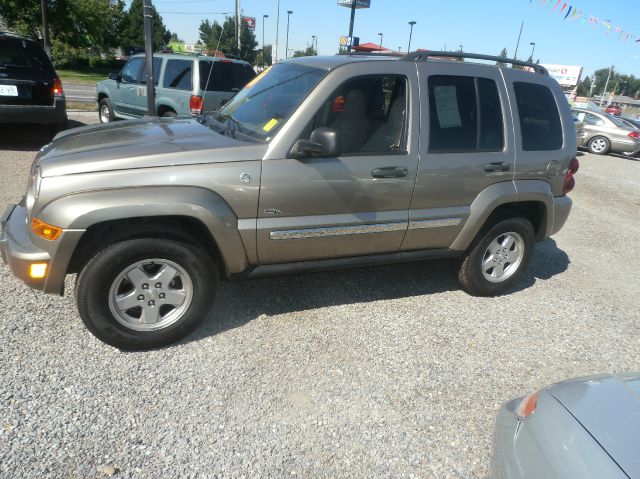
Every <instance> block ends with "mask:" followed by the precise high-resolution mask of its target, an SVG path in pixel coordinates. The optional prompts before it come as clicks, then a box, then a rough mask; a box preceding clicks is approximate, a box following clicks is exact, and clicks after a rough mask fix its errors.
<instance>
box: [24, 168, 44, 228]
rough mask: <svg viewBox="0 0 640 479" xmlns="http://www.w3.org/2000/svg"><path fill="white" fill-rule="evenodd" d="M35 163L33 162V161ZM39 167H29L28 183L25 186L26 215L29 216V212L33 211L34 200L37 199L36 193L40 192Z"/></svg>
mask: <svg viewBox="0 0 640 479" xmlns="http://www.w3.org/2000/svg"><path fill="white" fill-rule="evenodd" d="M34 165H35V162H34ZM40 179H41V178H40V168H39V167H37V166H36V167H33V166H32V168H31V175H30V176H29V184H28V186H27V200H26V206H27V216H29V217H30V216H31V212H32V211H33V206H34V205H35V204H36V200H37V199H38V195H39V194H40Z"/></svg>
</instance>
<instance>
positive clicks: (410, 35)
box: [407, 20, 416, 53]
mask: <svg viewBox="0 0 640 479" xmlns="http://www.w3.org/2000/svg"><path fill="white" fill-rule="evenodd" d="M415 24H416V22H415V21H414V20H411V21H410V22H409V25H411V29H410V30H409V46H408V47H407V53H409V52H411V37H412V36H413V26H414V25H415Z"/></svg>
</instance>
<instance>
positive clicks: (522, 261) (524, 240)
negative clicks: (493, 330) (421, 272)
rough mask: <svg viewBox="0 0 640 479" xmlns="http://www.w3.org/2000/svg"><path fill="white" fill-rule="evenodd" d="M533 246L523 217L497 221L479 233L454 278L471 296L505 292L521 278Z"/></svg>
mask: <svg viewBox="0 0 640 479" xmlns="http://www.w3.org/2000/svg"><path fill="white" fill-rule="evenodd" d="M534 245H535V232H534V230H533V226H532V225H531V222H529V221H528V220H527V219H525V218H521V217H513V218H508V219H503V220H501V221H497V222H496V223H494V224H493V226H491V227H490V228H488V230H487V229H485V232H484V234H483V233H480V236H479V240H478V241H477V242H476V243H475V245H474V246H472V247H471V249H470V250H469V251H468V252H467V253H466V254H465V255H464V256H463V258H462V260H461V261H460V262H459V267H458V281H459V282H460V284H461V285H462V288H463V289H464V290H465V291H466V292H467V293H469V294H472V295H474V296H495V295H498V294H502V293H505V292H506V291H508V290H509V289H510V288H512V287H513V286H514V285H515V284H516V283H517V282H518V281H519V280H520V279H521V278H522V275H523V274H524V273H525V271H526V269H527V268H528V266H529V263H530V262H531V257H532V256H533V248H534Z"/></svg>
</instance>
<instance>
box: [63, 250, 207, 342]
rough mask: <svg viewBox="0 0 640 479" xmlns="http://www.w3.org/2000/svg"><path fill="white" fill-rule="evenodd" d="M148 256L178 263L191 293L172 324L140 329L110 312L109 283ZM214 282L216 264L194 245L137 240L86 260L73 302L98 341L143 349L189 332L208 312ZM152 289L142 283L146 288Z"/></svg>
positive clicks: (150, 286)
mask: <svg viewBox="0 0 640 479" xmlns="http://www.w3.org/2000/svg"><path fill="white" fill-rule="evenodd" d="M152 258H158V259H160V260H168V261H169V262H172V263H174V264H175V265H178V266H179V267H181V268H182V269H183V270H184V271H185V272H186V274H187V275H188V281H190V282H191V286H192V287H191V288H190V289H191V290H192V296H191V299H190V303H188V304H187V305H186V306H185V308H186V309H185V310H184V312H183V313H182V314H181V315H179V316H178V319H177V320H176V321H175V322H173V323H171V324H169V325H167V326H166V327H163V328H162V329H157V330H144V331H140V330H136V329H132V328H131V327H127V326H126V325H125V324H123V320H122V319H116V316H115V313H113V312H112V311H111V306H110V304H112V303H111V294H112V285H114V284H117V283H116V281H122V280H121V279H118V277H120V278H123V277H124V276H120V275H121V274H122V273H123V272H124V271H125V270H126V269H127V267H129V266H131V265H134V264H136V263H137V262H139V261H144V260H149V259H152ZM150 279H151V281H150V283H151V282H152V281H153V279H152V278H150ZM217 285H218V272H217V268H216V266H215V264H214V262H213V261H212V260H211V259H209V256H208V255H207V253H206V252H204V251H203V250H201V249H200V248H198V247H196V246H192V245H188V244H185V243H181V242H178V241H173V240H166V239H157V238H139V239H132V240H126V241H121V242H119V243H115V244H113V245H111V246H108V247H107V248H105V249H103V250H102V251H100V252H99V253H98V254H96V255H95V256H94V257H93V258H92V259H91V260H90V261H88V262H87V264H86V265H85V266H84V268H83V269H82V271H81V272H80V274H79V275H78V279H77V281H76V288H75V293H76V304H77V306H78V311H79V313H80V317H81V318H82V321H83V322H84V324H85V325H86V326H87V328H88V329H89V331H91V333H93V334H94V335H95V336H96V337H97V338H98V339H100V340H101V341H104V342H105V343H107V344H110V345H112V346H115V347H117V348H120V349H123V350H129V351H134V350H144V349H151V348H158V347H162V346H166V345H168V344H171V343H174V342H176V341H179V340H180V339H182V338H184V337H186V336H187V335H189V334H190V333H191V332H193V331H194V330H195V329H196V328H197V327H198V326H199V325H200V324H201V323H202V321H203V320H204V319H205V318H206V317H207V315H208V314H209V312H210V311H211V308H212V307H213V303H214V297H215V292H216V290H217ZM166 287H167V288H168V287H169V285H166ZM152 288H153V286H152V285H147V288H146V289H147V290H150V289H152ZM181 288H185V286H181ZM134 291H135V294H138V291H137V289H134ZM149 294H151V291H149ZM154 294H155V293H154ZM155 297H157V296H155ZM160 297H163V296H160ZM136 299H139V297H138V298H136ZM147 299H148V298H147ZM142 302H143V303H144V302H146V299H145V300H143V301H142ZM159 302H160V300H158V303H159ZM141 304H142V303H141ZM154 304H155V303H154ZM145 307H146V306H145ZM162 307H164V306H162ZM160 308H161V306H158V311H160V310H161V309H160ZM134 309H135V308H133V309H131V311H134ZM160 319H162V317H161V318H160Z"/></svg>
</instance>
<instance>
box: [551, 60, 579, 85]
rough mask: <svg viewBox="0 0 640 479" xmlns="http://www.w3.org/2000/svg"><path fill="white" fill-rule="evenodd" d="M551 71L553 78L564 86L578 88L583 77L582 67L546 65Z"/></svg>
mask: <svg viewBox="0 0 640 479" xmlns="http://www.w3.org/2000/svg"><path fill="white" fill-rule="evenodd" d="M542 66H543V67H545V68H546V69H547V70H548V71H549V75H550V76H551V78H553V79H554V80H556V81H557V82H558V83H560V85H562V86H576V85H577V84H578V82H579V81H580V76H581V75H582V67H579V66H571V65H545V64H542Z"/></svg>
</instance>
